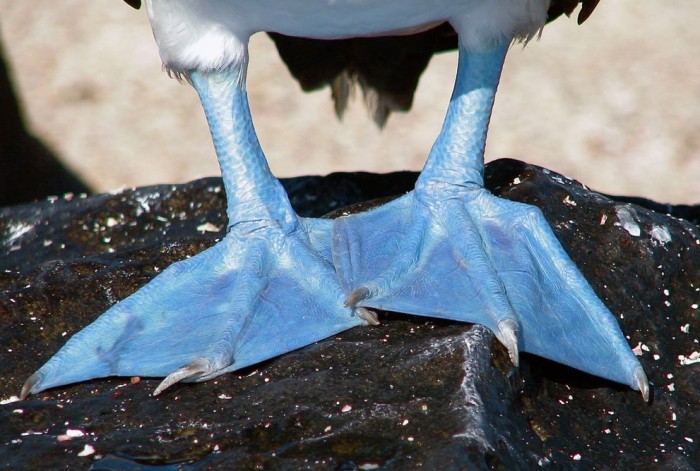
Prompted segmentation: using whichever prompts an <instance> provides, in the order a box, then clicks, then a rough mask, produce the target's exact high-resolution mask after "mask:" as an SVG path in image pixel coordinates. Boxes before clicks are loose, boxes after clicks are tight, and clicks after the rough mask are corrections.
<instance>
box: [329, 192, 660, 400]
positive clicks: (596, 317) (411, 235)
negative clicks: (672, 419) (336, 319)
mask: <svg viewBox="0 0 700 471" xmlns="http://www.w3.org/2000/svg"><path fill="white" fill-rule="evenodd" d="M335 224H336V225H335V233H334V247H333V251H334V263H335V265H336V269H337V270H338V272H339V276H340V278H341V283H342V284H343V286H344V288H345V289H346V290H347V291H351V294H350V296H349V297H348V298H347V299H346V304H347V305H349V306H364V307H371V308H376V309H385V310H390V311H396V312H404V313H410V314H418V315H424V316H430V317H439V318H445V319H452V320H459V321H464V322H471V323H478V324H483V325H486V326H487V327H489V328H490V329H491V330H492V331H493V332H494V334H495V335H496V336H497V338H498V339H499V340H500V341H501V343H503V344H504V345H505V346H506V348H507V349H508V352H509V354H510V357H511V360H512V361H513V363H514V364H515V365H516V366H517V364H518V352H519V351H525V352H530V353H533V354H536V355H539V356H542V357H545V358H548V359H551V360H554V361H557V362H559V363H563V364H566V365H568V366H572V367H574V368H577V369H579V370H582V371H585V372H587V373H590V374H593V375H596V376H600V377H603V378H607V379H610V380H613V381H617V382H620V383H624V384H627V385H629V386H630V387H632V388H633V389H637V390H641V391H642V393H643V395H644V396H645V398H646V397H647V396H648V382H647V379H646V376H645V375H644V371H643V370H642V368H641V366H640V365H639V362H638V361H637V359H636V358H635V356H634V354H633V353H632V351H631V349H630V347H629V346H628V345H627V342H626V341H625V339H624V337H623V335H622V333H621V331H620V328H619V326H618V324H617V322H616V320H615V318H614V317H613V316H612V314H611V313H610V311H609V310H608V309H607V308H606V307H605V305H604V304H603V303H602V302H601V301H600V300H599V299H598V297H597V296H596V295H595V293H594V292H593V290H592V289H591V287H590V285H589V284H588V283H587V282H586V280H585V279H584V277H583V275H582V274H581V273H580V272H579V270H578V269H577V268H576V266H575V265H574V263H573V262H572V261H571V259H570V258H569V257H568V255H567V254H566V253H565V252H564V250H563V249H562V247H561V245H560V244H559V242H558V241H557V239H556V237H555V236H554V234H553V233H552V231H551V229H550V228H549V226H548V224H547V222H546V220H545V219H544V217H543V216H542V213H541V211H540V210H539V209H538V208H535V207H532V206H528V205H524V204H521V203H516V202H512V201H508V200H503V199H500V198H497V197H495V196H493V195H491V194H490V193H489V192H488V191H486V190H485V189H483V188H480V187H477V186H474V185H467V186H464V187H460V186H455V185H451V184H446V183H441V184H437V185H432V186H431V185H427V186H419V187H418V189H416V190H414V191H413V192H411V193H409V194H407V195H405V196H403V197H401V198H400V199H397V200H394V201H392V202H390V203H388V204H386V205H385V206H382V207H379V208H376V209H374V210H371V211H368V212H366V213H362V214H358V215H352V216H348V217H344V218H340V219H338V220H336V223H335Z"/></svg>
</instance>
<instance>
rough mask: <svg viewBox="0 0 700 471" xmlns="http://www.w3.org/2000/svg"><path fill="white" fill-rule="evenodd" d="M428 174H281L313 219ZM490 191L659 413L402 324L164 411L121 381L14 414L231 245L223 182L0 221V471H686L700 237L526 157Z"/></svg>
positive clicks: (617, 394) (424, 326) (579, 377)
mask: <svg viewBox="0 0 700 471" xmlns="http://www.w3.org/2000/svg"><path fill="white" fill-rule="evenodd" d="M415 177H416V175H415V174H412V173H400V174H391V175H369V174H334V175H330V176H328V177H303V178H296V179H290V180H286V181H285V182H284V183H285V185H286V187H287V189H288V191H289V192H290V194H291V197H292V201H293V204H294V205H295V206H296V207H297V209H298V210H299V212H300V213H302V214H303V215H307V216H318V215H321V214H324V213H327V212H329V211H331V210H335V209H338V208H340V207H342V206H345V205H348V204H353V203H357V202H359V201H362V200H366V199H371V198H381V197H385V196H389V195H392V194H400V193H403V192H405V191H408V190H410V188H411V187H412V184H413V182H414V180H415ZM486 181H487V186H488V187H489V188H490V189H491V190H492V191H493V192H494V193H496V194H497V195H500V196H503V197H505V198H509V199H513V200H518V201H523V202H526V203H531V204H535V205H537V206H539V207H540V208H542V210H543V211H544V214H545V216H546V217H547V219H548V221H549V223H550V224H551V225H552V227H553V228H554V231H555V232H556V234H557V236H558V237H559V239H560V240H561V242H562V245H563V246H564V248H565V249H566V250H567V252H568V253H569V254H570V255H571V257H572V258H573V259H574V261H575V262H576V263H577V264H578V265H579V267H580V268H581V270H582V271H583V273H584V274H585V275H586V277H587V279H588V280H589V281H590V282H591V284H592V286H593V288H594V290H595V291H596V292H597V293H598V295H599V296H600V297H601V298H602V299H603V300H604V301H605V302H606V304H607V305H608V306H609V307H610V309H611V310H612V311H613V313H615V314H616V315H617V316H618V318H619V321H620V325H621V327H622V330H623V332H624V333H625V334H626V336H627V337H628V339H629V343H630V345H631V346H632V347H637V348H636V350H637V351H638V352H639V354H640V355H641V358H640V359H641V361H642V364H643V366H644V368H645V369H646V372H647V374H648V375H649V379H650V381H651V382H652V384H653V386H652V388H653V389H652V395H653V396H652V401H651V402H650V403H649V404H646V403H644V402H643V401H642V399H641V397H640V395H639V394H638V393H637V392H635V391H631V390H628V389H627V388H626V387H623V386H619V385H616V384H613V383H610V382H607V381H604V380H601V379H598V378H593V377H590V376H587V375H584V374H581V373H578V372H576V371H574V370H571V369H568V368H566V367H563V366H560V365H556V364H553V363H551V362H548V361H545V360H542V359H539V358H536V357H533V356H530V355H523V358H522V360H521V368H520V370H519V371H514V370H513V369H512V368H511V366H510V364H509V361H508V358H507V354H506V352H505V351H504V350H503V348H502V347H501V346H500V344H499V343H498V342H497V341H496V340H495V339H494V337H493V335H492V334H491V333H490V332H489V331H488V330H487V329H485V328H483V327H480V326H470V325H465V324H458V323H452V322H442V321H433V320H429V319H425V318H413V317H410V316H400V315H395V314H390V313H385V314H382V316H381V320H382V325H381V326H379V327H374V328H373V327H363V328H356V329H353V330H350V331H347V332H344V333H343V334H341V335H338V336H336V337H334V338H332V339H328V340H326V341H323V342H319V343H318V344H315V345H312V346H310V347H307V348H304V349H301V350H298V351H295V352H293V353H290V354H287V355H284V356H282V357H280V358H277V359H274V360H271V361H268V362H265V363H263V364H260V365H257V366H256V367H253V368H248V369H246V370H244V371H241V372H238V373H237V374H228V375H225V376H223V377H219V378H217V379H215V380H212V381H209V382H207V383H202V384H194V385H193V384H187V385H177V386H176V387H174V388H173V389H172V390H171V391H169V392H167V393H165V394H163V395H161V396H158V397H156V398H153V397H151V396H150V393H151V392H152V391H153V389H154V388H155V386H156V384H157V380H150V379H145V378H140V379H139V378H133V379H129V378H113V379H105V380H96V381H90V382H86V383H82V384H77V385H72V386H69V387H65V388H59V389H54V390H50V391H47V392H44V393H41V394H38V395H36V396H32V397H30V398H29V399H28V400H26V401H24V402H12V396H13V395H16V394H17V393H18V391H19V389H20V387H21V384H22V382H23V381H24V379H25V378H26V377H27V376H28V375H29V374H30V373H32V372H33V371H35V370H36V369H37V368H38V367H39V366H40V365H41V364H42V363H43V362H44V361H45V360H46V359H48V358H49V356H50V355H51V354H53V353H54V352H55V351H56V350H57V349H58V348H60V347H61V346H62V344H63V343H64V342H65V340H66V339H67V338H68V337H69V336H70V335H72V334H73V333H75V332H77V331H78V330H80V328H82V327H83V326H85V325H86V324H88V323H89V322H91V321H92V320H93V319H94V318H96V317H97V316H98V315H99V314H100V313H101V312H102V311H104V310H105V309H106V308H107V307H108V306H110V305H111V304H113V303H114V302H116V301H117V300H119V299H121V298H123V297H125V296H127V295H128V294H130V293H131V292H133V291H135V290H136V289H138V287H140V286H141V285H143V284H145V283H146V282H147V281H148V280H149V279H151V278H152V277H153V276H155V275H156V274H157V273H158V272H159V271H160V270H162V269H163V268H164V267H165V266H167V265H168V264H170V263H172V262H173V261H176V260H179V259H182V258H184V257H186V256H188V255H192V254H194V253H196V252H198V251H200V250H202V249H204V248H206V247H208V246H210V245H212V244H213V243H214V242H215V241H216V240H217V239H218V238H220V237H222V236H223V234H224V231H225V227H226V220H225V211H224V204H225V201H224V194H223V189H222V188H221V182H220V180H219V179H205V180H198V181H195V182H192V183H189V184H186V185H174V186H156V187H148V188H140V189H136V190H133V191H125V192H123V193H119V194H113V195H98V196H94V197H90V198H80V197H73V198H60V199H54V200H50V201H45V202H42V203H37V204H33V205H24V206H16V207H12V208H5V209H0V253H1V254H2V257H1V258H0V291H1V292H2V295H1V296H0V355H2V356H1V357H0V358H2V361H0V375H1V376H2V378H3V382H2V384H1V385H0V399H1V400H2V402H3V404H1V405H0V466H3V467H8V468H11V469H33V468H40V467H46V466H47V464H50V465H51V467H55V468H72V469H77V468H90V467H92V469H138V468H139V466H141V465H161V466H162V469H206V468H214V467H227V468H233V469H253V468H261V469H342V470H354V469H362V470H368V469H413V468H418V467H423V468H424V469H441V470H450V469H465V468H466V469H493V468H497V469H499V468H500V469H531V468H533V467H536V466H544V467H547V466H549V467H552V468H555V469H592V468H599V469H630V468H633V467H644V468H649V467H656V466H659V467H661V466H663V467H669V468H674V469H694V468H695V467H696V466H697V463H698V462H699V461H698V453H699V451H698V441H699V440H700V430H699V429H698V424H699V423H700V374H698V369H699V368H700V358H698V354H697V353H694V352H698V351H700V344H699V343H698V342H699V340H698V339H699V338H700V334H699V333H700V321H699V317H700V308H699V307H698V305H699V304H700V230H699V229H698V227H697V226H695V225H694V224H691V223H689V222H686V221H684V220H680V219H677V218H675V217H673V216H669V215H666V214H662V213H658V212H655V211H653V210H650V209H647V208H646V207H644V206H640V205H637V204H633V203H629V202H625V201H621V200H618V201H616V200H613V199H610V198H608V197H605V196H602V195H599V194H597V193H594V192H591V191H589V190H588V189H586V188H585V187H583V186H582V185H580V184H579V183H577V182H574V181H571V180H568V179H566V178H564V177H562V176H561V175H557V174H555V173H554V172H550V171H547V170H544V169H541V168H538V167H534V166H529V165H526V164H523V163H521V162H517V161H511V160H501V161H497V162H494V163H492V164H490V165H489V166H488V167H487V175H486ZM647 206H648V205H647ZM696 210H697V208H692V207H690V208H688V207H686V208H683V211H690V212H691V214H692V213H693V211H695V213H694V214H697V211H696ZM672 211H673V208H668V209H667V210H666V212H672Z"/></svg>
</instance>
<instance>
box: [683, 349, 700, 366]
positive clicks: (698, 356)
mask: <svg viewBox="0 0 700 471" xmlns="http://www.w3.org/2000/svg"><path fill="white" fill-rule="evenodd" d="M678 362H679V363H680V364H681V365H683V366H687V365H692V364H693V363H700V352H693V353H691V354H690V355H689V356H687V357H686V356H685V355H678Z"/></svg>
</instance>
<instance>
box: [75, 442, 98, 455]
mask: <svg viewBox="0 0 700 471" xmlns="http://www.w3.org/2000/svg"><path fill="white" fill-rule="evenodd" d="M93 453H95V448H94V447H93V446H92V445H85V448H83V451H81V452H80V453H78V456H90V455H92V454H93Z"/></svg>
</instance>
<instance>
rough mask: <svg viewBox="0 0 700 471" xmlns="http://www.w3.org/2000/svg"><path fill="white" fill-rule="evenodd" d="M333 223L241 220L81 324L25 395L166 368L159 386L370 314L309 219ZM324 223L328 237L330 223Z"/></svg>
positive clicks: (234, 365)
mask: <svg viewBox="0 0 700 471" xmlns="http://www.w3.org/2000/svg"><path fill="white" fill-rule="evenodd" d="M325 223H327V224H325ZM330 224H331V223H330V221H312V222H307V224H306V225H299V226H298V230H297V231H296V232H293V233H291V234H285V233H284V232H282V231H281V230H280V229H279V228H275V227H264V226H261V227H255V228H253V227H251V226H246V228H245V231H244V230H243V228H240V227H234V228H233V229H232V230H231V231H230V232H229V234H228V235H227V236H226V237H225V238H224V239H223V240H222V241H220V242H219V243H218V244H216V245H215V246H214V247H211V248H209V249H208V250H206V251H204V252H202V253H200V254H198V255H196V256H195V257H192V258H190V259H187V260H183V261H181V262H178V263H175V264H173V265H171V266H170V267H168V268H167V269H166V270H165V271H163V273H162V274H160V275H159V276H157V277H156V278H155V279H154V280H153V281H151V282H150V283H149V284H147V285H146V286H144V287H143V288H142V289H141V290H139V291H137V292H136V293H134V294H133V295H131V296H130V297H128V298H127V299H125V300H123V301H122V302H120V303H118V304H116V305H115V306H113V307H112V308H111V309H110V310H108V311H107V312H106V313H104V314H103V315H102V316H101V317H99V318H98V319H97V320H96V321H95V322H94V323H92V324H91V325H89V326H88V327H86V328H85V329H84V330H82V331H81V332H79V333H78V334H76V335H75V336H74V337H73V338H71V339H70V340H69V341H68V343H66V345H65V346H64V347H63V348H62V349H61V350H60V351H59V352H58V353H57V354H56V355H55V356H53V357H52V358H51V359H50V360H49V361H48V362H47V363H46V364H45V365H44V366H42V367H41V369H40V370H38V371H37V372H36V373H35V374H34V375H32V377H31V378H30V379H29V380H28V381H27V383H26V385H25V387H24V388H23V391H22V396H23V397H26V396H27V395H28V394H30V393H36V392H39V391H42V390H44V389H47V388H51V387H55V386H60V385H64V384H69V383H74V382H78V381H84V380H87V379H91V378H98V377H104V376H113V375H116V376H154V377H166V378H165V380H164V381H163V382H162V383H161V384H160V386H158V388H157V389H156V390H155V393H154V394H158V393H160V392H161V391H163V390H164V389H165V388H167V387H169V386H170V385H172V384H174V383H175V382H177V381H205V380H207V379H210V378H213V377H215V376H218V375H221V374H223V373H226V372H229V371H233V370H237V369H240V368H244V367H246V366H249V365H252V364H255V363H258V362H261V361H263V360H267V359H269V358H273V357H275V356H277V355H280V354H282V353H286V352H289V351H291V350H294V349H297V348H300V347H303V346H305V345H308V344H310V343H313V342H316V341H318V340H321V339H323V338H326V337H328V336H331V335H334V334H336V333H338V332H341V331H343V330H346V329H349V328H351V327H354V326H357V325H361V324H365V323H367V320H366V319H369V321H372V319H371V318H365V319H363V318H361V317H358V316H357V315H355V314H354V313H353V311H352V310H351V309H348V308H344V307H343V299H344V297H345V293H344V292H343V291H341V288H340V286H339V284H338V282H337V281H336V276H335V272H334V270H333V267H332V266H331V264H330V263H329V262H328V261H327V260H326V259H324V258H323V257H322V256H321V255H320V254H319V253H318V252H317V251H316V249H315V248H313V247H312V246H311V244H310V241H309V235H308V233H307V230H308V229H309V225H313V226H321V225H324V226H327V225H330ZM251 231H252V232H251ZM318 232H319V233H320V234H321V236H322V238H323V239H325V238H327V236H324V234H328V231H327V230H320V231H318ZM317 235H318V234H314V237H316V236H317ZM363 312H364V311H363ZM360 314H362V312H360Z"/></svg>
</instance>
